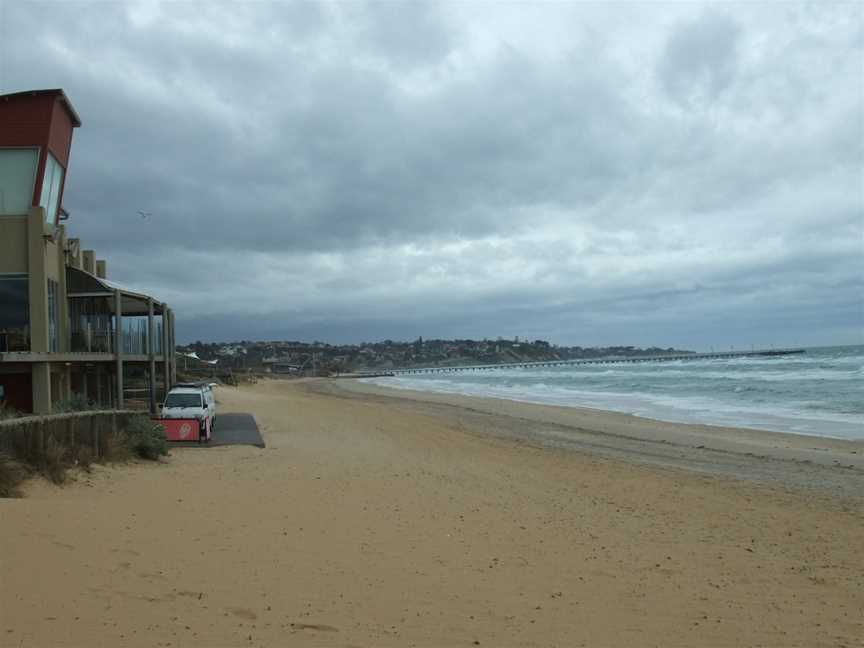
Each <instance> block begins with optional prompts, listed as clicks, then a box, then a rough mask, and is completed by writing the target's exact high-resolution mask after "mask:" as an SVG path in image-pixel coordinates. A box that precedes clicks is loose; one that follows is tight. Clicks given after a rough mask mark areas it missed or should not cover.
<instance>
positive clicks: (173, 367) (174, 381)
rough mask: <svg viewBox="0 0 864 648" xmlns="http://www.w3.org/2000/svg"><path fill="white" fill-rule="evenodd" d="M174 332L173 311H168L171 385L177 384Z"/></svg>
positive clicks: (171, 309) (175, 339)
mask: <svg viewBox="0 0 864 648" xmlns="http://www.w3.org/2000/svg"><path fill="white" fill-rule="evenodd" d="M176 333H177V332H176V331H175V330H174V309H173V308H169V309H168V342H169V344H170V347H171V348H170V352H169V354H168V356H169V357H170V358H171V384H172V385H176V384H177V353H176V351H175V349H176V348H177V338H176Z"/></svg>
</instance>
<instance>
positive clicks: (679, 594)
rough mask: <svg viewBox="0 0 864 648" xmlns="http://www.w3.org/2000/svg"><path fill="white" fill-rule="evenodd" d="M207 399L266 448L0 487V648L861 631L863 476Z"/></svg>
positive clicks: (283, 393)
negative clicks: (689, 465) (8, 490)
mask: <svg viewBox="0 0 864 648" xmlns="http://www.w3.org/2000/svg"><path fill="white" fill-rule="evenodd" d="M328 391H329V392H330V393H328ZM218 399H219V401H220V407H221V408H222V409H223V410H224V411H250V412H253V413H254V414H255V415H256V417H257V418H258V420H259V423H260V424H261V426H262V428H263V431H264V436H265V440H266V442H267V444H268V447H267V449H264V450H259V449H256V448H246V447H234V448H213V449H197V448H190V449H181V450H175V451H174V452H173V454H172V457H171V458H170V460H169V461H168V462H167V463H165V464H161V465H143V464H142V465H136V466H132V467H125V468H117V469H114V468H105V469H98V470H97V471H96V472H94V473H93V474H92V475H89V476H82V477H81V478H79V481H78V482H77V483H75V484H73V485H72V486H68V487H65V488H63V489H57V488H55V487H51V486H48V485H47V484H44V483H34V484H32V486H31V488H30V493H29V497H27V498H25V499H21V500H5V501H0V646H4V647H5V646H46V647H50V646H168V645H170V646H292V645H297V646H346V647H347V646H366V647H372V646H472V645H481V646H562V647H563V646H580V645H585V646H807V647H811V646H842V645H848V646H855V645H861V642H862V638H864V620H862V609H864V562H862V558H861V557H862V556H864V497H862V495H864V494H862V493H857V494H856V492H855V488H856V486H855V485H856V484H857V483H858V482H856V481H854V479H853V476H855V475H858V472H859V471H858V470H857V469H856V468H847V469H845V470H846V471H848V472H846V473H843V472H841V469H840V468H837V469H831V470H833V471H834V473H836V474H837V475H839V477H836V479H838V480H842V479H844V477H843V475H847V474H848V475H850V477H849V479H850V480H852V481H850V482H849V483H850V484H852V486H851V487H850V488H849V489H847V490H845V491H842V492H838V493H837V496H832V495H831V494H830V492H829V490H830V489H828V490H826V489H822V490H820V489H814V488H807V487H806V484H805V485H802V487H801V488H798V487H795V484H794V483H793V482H790V483H789V484H785V485H784V484H783V483H782V482H779V481H775V482H773V485H772V483H756V482H757V481H764V480H749V479H745V480H735V479H731V478H723V477H717V476H710V475H705V474H697V473H693V472H688V471H684V470H680V469H677V468H669V467H660V466H657V465H640V464H639V463H636V462H633V461H621V460H617V459H613V458H610V457H608V456H605V455H604V456H600V455H602V454H603V453H599V454H595V455H589V454H584V453H581V452H573V451H564V450H554V449H548V448H538V447H535V446H534V445H530V444H526V443H517V442H515V441H513V440H511V439H508V438H499V437H496V436H493V435H491V434H489V432H490V430H488V429H484V428H488V427H489V426H493V427H494V426H496V425H499V424H500V425H503V423H500V421H501V420H502V419H501V418H494V417H492V418H490V417H491V415H488V414H484V413H483V412H482V411H481V409H482V408H481V409H475V410H472V411H468V410H464V411H463V413H462V414H460V413H459V411H460V410H458V409H456V408H454V407H452V406H448V407H449V409H448V410H447V413H446V415H445V414H443V413H442V412H440V411H438V410H436V409H435V408H434V407H431V406H429V405H424V404H423V403H420V402H413V401H409V400H404V399H393V398H387V397H384V396H380V395H379V396H364V395H363V394H360V393H358V392H352V393H348V392H343V391H340V389H338V388H330V387H327V386H326V385H324V386H322V385H321V384H318V385H315V384H313V385H311V387H310V386H309V385H304V384H302V383H290V382H265V383H262V384H259V385H257V386H254V387H248V388H242V389H228V388H225V389H221V390H220V391H219V393H218ZM517 407H518V406H517ZM503 414H506V415H507V417H506V418H507V420H508V421H511V423H510V425H529V424H528V423H525V422H524V421H523V422H521V423H520V422H518V421H519V419H514V418H513V413H512V412H511V411H508V412H504V413H503ZM496 416H499V417H501V416H502V414H501V413H499V414H497V415H496ZM598 416H599V415H598ZM484 417H486V418H484ZM601 419H602V417H601ZM496 421H498V422H497V423H496ZM513 421H517V422H516V423H513ZM596 424H597V423H596V421H595V422H594V423H592V425H595V427H596ZM586 425H587V424H586ZM595 433H596V430H595ZM837 451H838V452H848V453H852V452H857V451H856V450H855V449H854V448H853V447H852V446H849V447H844V448H840V449H838V450H837ZM780 465H782V464H780ZM790 465H791V464H790ZM834 473H832V474H834ZM826 474H827V473H826ZM857 478H860V475H858V477H855V479H857ZM838 483H839V481H838Z"/></svg>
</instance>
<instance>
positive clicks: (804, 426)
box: [370, 346, 864, 440]
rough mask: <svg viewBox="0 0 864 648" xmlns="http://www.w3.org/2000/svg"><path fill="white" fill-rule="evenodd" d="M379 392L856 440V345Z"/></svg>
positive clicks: (477, 378) (427, 383) (439, 380)
mask: <svg viewBox="0 0 864 648" xmlns="http://www.w3.org/2000/svg"><path fill="white" fill-rule="evenodd" d="M370 382H374V383H377V384H380V385H383V386H387V387H396V388H402V389H413V390H419V391H432V392H443V393H454V394H465V395H469V396H492V397H495V398H505V399H509V400H515V401H524V402H530V403H542V404H549V405H562V406H571V407H590V408H596V409H603V410H612V411H616V412H626V413H629V414H635V415H637V416H644V417H647V418H653V419H658V420H661V421H674V422H683V423H707V424H711V425H724V426H732V427H750V428H758V429H763V430H774V431H777V432H789V433H795V434H810V435H816V436H826V437H835V438H841V439H856V440H864V346H845V347H820V348H812V349H807V351H806V353H803V354H799V355H790V356H775V357H753V358H734V359H726V360H692V361H690V360H682V361H674V362H646V363H638V364H619V365H616V364H610V365H577V366H571V367H547V368H534V367H532V368H527V369H500V370H494V371H477V372H460V373H453V374H446V373H445V374H429V375H424V374H419V375H410V376H396V377H392V378H375V379H371V380H370Z"/></svg>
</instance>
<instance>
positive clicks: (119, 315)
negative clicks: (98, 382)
mask: <svg viewBox="0 0 864 648" xmlns="http://www.w3.org/2000/svg"><path fill="white" fill-rule="evenodd" d="M114 326H115V327H116V328H115V329H114V369H115V373H116V375H115V378H116V379H117V386H116V387H115V390H116V391H117V393H116V394H115V402H116V403H117V409H123V295H122V294H121V293H120V290H119V289H115V290H114Z"/></svg>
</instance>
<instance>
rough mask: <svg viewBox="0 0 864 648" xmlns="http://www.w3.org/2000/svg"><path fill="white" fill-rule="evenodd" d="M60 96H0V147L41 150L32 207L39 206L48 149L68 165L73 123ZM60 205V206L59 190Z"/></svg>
mask: <svg viewBox="0 0 864 648" xmlns="http://www.w3.org/2000/svg"><path fill="white" fill-rule="evenodd" d="M60 97H61V96H60V95H59V94H51V93H46V94H36V95H30V94H26V93H22V94H17V95H8V96H5V97H0V146H10V147H11V146H38V147H39V148H40V150H41V153H40V155H39V166H38V168H37V170H36V187H35V190H34V192H33V203H32V204H33V205H38V204H39V198H40V196H41V195H42V178H43V177H44V175H45V162H46V160H47V155H46V153H45V152H46V150H50V151H51V153H53V154H54V157H56V158H57V161H58V162H60V164H62V165H63V167H64V168H67V167H68V166H69V151H70V148H71V146H72V129H73V128H74V124H73V123H72V118H71V117H70V115H69V112H68V111H67V110H66V107H65V105H64V103H63V100H62V99H61V98H60ZM64 184H65V179H64ZM60 204H61V205H62V204H63V194H62V189H61V194H60Z"/></svg>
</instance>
